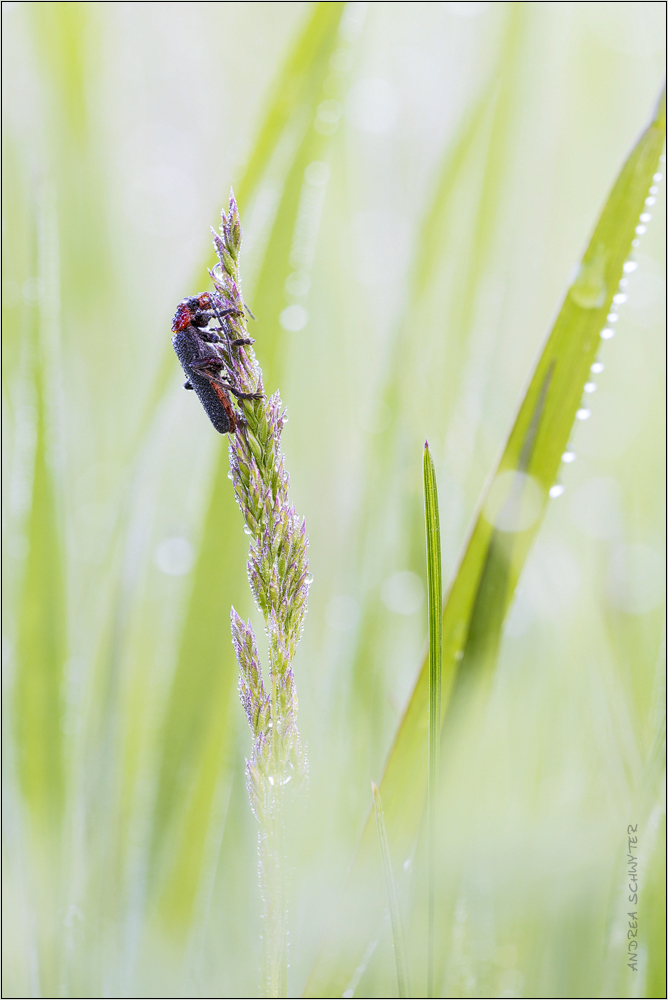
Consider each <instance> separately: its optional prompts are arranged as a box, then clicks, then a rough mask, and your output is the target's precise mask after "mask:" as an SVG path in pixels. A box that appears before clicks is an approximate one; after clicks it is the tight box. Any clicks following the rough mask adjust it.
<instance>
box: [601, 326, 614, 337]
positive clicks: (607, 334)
mask: <svg viewBox="0 0 668 1000" xmlns="http://www.w3.org/2000/svg"><path fill="white" fill-rule="evenodd" d="M614 335H615V331H614V330H613V329H611V328H610V327H609V326H606V328H605V329H604V330H601V340H612V338H613V337H614Z"/></svg>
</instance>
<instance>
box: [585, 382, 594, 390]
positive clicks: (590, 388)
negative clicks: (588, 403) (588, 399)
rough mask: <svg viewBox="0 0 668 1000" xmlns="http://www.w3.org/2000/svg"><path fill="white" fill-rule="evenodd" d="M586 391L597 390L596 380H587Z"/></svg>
mask: <svg viewBox="0 0 668 1000" xmlns="http://www.w3.org/2000/svg"><path fill="white" fill-rule="evenodd" d="M584 391H585V392H596V383H595V382H586V383H585V387H584Z"/></svg>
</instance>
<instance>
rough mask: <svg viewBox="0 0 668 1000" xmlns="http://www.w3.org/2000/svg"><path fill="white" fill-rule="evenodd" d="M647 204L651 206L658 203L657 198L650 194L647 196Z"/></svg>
mask: <svg viewBox="0 0 668 1000" xmlns="http://www.w3.org/2000/svg"><path fill="white" fill-rule="evenodd" d="M645 204H646V205H650V206H651V205H656V198H652V196H651V195H650V197H649V198H645Z"/></svg>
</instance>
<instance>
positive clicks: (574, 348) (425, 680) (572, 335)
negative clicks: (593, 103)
mask: <svg viewBox="0 0 668 1000" xmlns="http://www.w3.org/2000/svg"><path fill="white" fill-rule="evenodd" d="M665 134H666V98H665V88H664V91H663V93H662V95H661V98H660V100H659V104H658V108H657V111H656V114H655V116H654V118H653V120H652V121H651V123H650V125H649V126H648V128H647V129H646V130H645V132H643V134H642V135H641V136H640V138H639V140H638V142H637V143H636V145H635V147H634V149H633V150H632V152H631V154H630V156H629V157H628V159H627V161H626V163H625V164H624V166H623V167H622V170H621V172H620V174H619V176H618V178H617V181H616V182H615V185H614V187H613V189H612V191H611V193H610V195H609V197H608V200H607V202H606V204H605V207H604V208H603V211H602V213H601V216H600V218H599V221H598V224H597V225H596V228H595V230H594V233H593V235H592V237H591V240H590V242H589V245H588V247H587V249H586V251H585V253H584V256H583V258H582V261H581V264H580V267H579V269H578V273H577V276H576V278H575V280H574V282H573V284H572V285H571V286H570V288H569V289H568V291H567V293H566V297H565V299H564V302H563V304H562V307H561V309H560V311H559V314H558V316H557V319H556V321H555V323H554V326H553V328H552V331H551V333H550V334H549V336H548V339H547V342H546V344H545V346H544V348H543V350H542V352H541V354H540V356H539V358H538V361H537V364H536V366H535V368H534V371H533V373H532V376H531V378H530V381H529V384H528V388H527V390H526V392H525V393H524V396H523V399H522V401H521V404H520V407H519V410H518V414H517V417H516V419H515V422H514V425H513V427H512V430H511V431H510V434H509V436H508V439H507V442H506V445H505V448H504V451H503V454H502V457H501V459H500V461H499V463H498V465H497V466H496V467H495V468H494V469H493V470H492V472H491V474H490V476H489V477H488V481H487V484H486V486H485V488H484V490H483V493H482V496H481V498H480V502H479V506H478V514H477V516H476V518H475V521H474V525H473V529H472V531H471V534H470V536H469V539H468V541H467V543H466V546H465V549H464V553H463V555H462V558H461V560H460V563H459V569H458V571H457V573H456V575H455V577H454V579H453V581H452V583H451V586H450V590H449V592H448V594H447V597H446V601H445V607H444V611H443V668H444V673H443V702H442V706H441V725H443V722H444V721H445V720H446V718H447V717H452V718H453V719H454V716H455V714H459V711H460V710H461V709H463V707H464V704H463V703H464V702H467V701H470V699H471V697H472V696H478V697H479V696H482V695H484V691H485V689H486V688H487V687H488V685H489V682H490V680H491V677H492V675H493V670H494V665H495V662H496V651H497V649H498V645H499V641H500V631H501V626H502V623H503V618H504V616H505V613H506V611H507V609H508V606H509V604H510V601H511V599H512V595H513V591H514V589H515V585H516V583H517V580H518V577H519V574H520V572H521V569H522V566H523V564H524V561H525V559H526V556H527V554H528V552H529V549H530V547H531V543H532V541H533V539H534V537H535V534H536V532H537V531H538V527H539V525H540V520H541V517H542V513H543V511H544V508H545V504H546V501H547V493H548V490H549V489H550V487H551V486H552V485H553V483H554V481H555V479H556V476H557V473H558V469H559V464H560V457H561V455H562V453H563V452H564V451H565V449H566V446H567V443H568V439H569V436H570V433H571V428H572V426H573V422H574V419H575V414H576V411H577V410H578V408H579V406H580V401H581V397H582V390H583V386H584V383H585V382H586V381H587V379H588V375H589V369H590V366H591V364H592V362H593V361H594V358H595V357H596V354H597V351H598V347H599V343H600V333H601V329H602V328H603V327H604V325H605V318H606V315H607V314H608V312H609V307H610V304H611V302H612V296H613V294H614V293H615V292H616V290H617V286H618V282H619V280H620V278H621V276H622V273H623V268H624V264H625V262H626V261H627V257H628V254H629V250H630V248H631V241H632V239H633V237H634V230H635V226H636V224H637V220H638V216H639V215H640V212H641V211H642V209H643V205H644V200H645V197H646V195H647V191H648V189H649V186H650V184H651V179H652V175H653V174H654V172H655V170H656V166H657V161H658V159H659V155H660V154H661V150H662V148H663V145H664V141H665ZM503 473H506V474H509V476H507V477H506V480H505V483H506V485H508V486H509V489H507V490H506V496H505V498H504V504H503V506H502V508H500V512H499V513H500V516H499V517H496V521H497V524H505V525H506V527H507V526H508V525H512V524H513V519H514V518H515V525H516V528H517V530H514V531H509V530H500V529H499V528H498V527H496V528H495V527H494V524H493V523H491V522H490V520H488V519H487V517H486V516H485V513H484V511H483V507H484V504H485V502H486V501H487V499H488V496H489V494H490V490H491V488H492V486H493V484H494V483H497V484H498V481H499V478H500V476H501V475H502V474H503ZM502 483H503V481H502ZM529 493H533V497H534V499H535V501H536V504H537V507H536V510H535V512H534V513H535V514H537V516H536V518H535V520H534V521H533V523H532V524H531V525H530V526H528V527H526V528H524V529H522V530H519V527H520V526H521V514H520V512H521V511H522V509H523V505H524V504H527V502H528V499H529ZM428 713H429V664H428V661H427V662H425V663H424V665H423V667H422V669H421V671H420V674H419V676H418V679H417V682H416V684H415V687H414V689H413V693H412V696H411V698H410V701H409V703H408V706H407V709H406V712H405V714H404V718H403V719H402V722H401V724H400V726H399V729H398V731H397V735H396V738H395V742H394V746H393V748H392V750H391V752H390V756H389V759H388V762H387V766H386V769H385V774H384V776H383V780H382V782H381V785H380V789H381V792H382V795H383V801H384V803H385V818H386V823H387V828H388V833H389V836H390V837H391V838H392V843H393V845H394V846H395V850H396V851H397V852H398V853H399V856H401V855H402V852H406V851H407V850H410V848H411V846H412V844H413V842H414V840H415V837H416V835H417V832H418V828H419V825H420V822H421V816H422V811H423V808H424V801H425V797H426V791H427V789H426V784H427V782H426V776H425V777H424V778H423V777H422V775H423V769H422V768H421V767H420V760H421V759H422V754H423V752H424V750H423V747H424V739H425V729H426V726H427V719H428ZM372 842H373V834H372V831H371V820H370V818H369V819H368V820H367V824H366V827H365V831H364V834H363V836H362V839H361V842H360V846H359V848H358V851H357V854H356V857H355V860H354V862H353V864H352V866H351V869H350V872H349V876H348V881H347V883H346V889H345V891H344V893H343V895H342V899H341V907H342V911H341V912H346V913H348V914H350V913H357V912H359V920H356V921H349V922H348V924H347V925H345V924H343V923H342V922H341V921H340V920H338V921H337V922H336V923H334V925H333V926H334V927H337V928H339V931H338V932H337V931H335V932H333V933H332V934H331V936H329V937H328V938H327V939H326V940H325V942H324V943H323V947H322V949H321V952H320V955H319V956H318V959H317V961H316V964H315V967H314V969H313V972H312V974H311V977H310V979H309V981H308V983H307V986H306V990H305V993H304V995H305V996H333V995H336V994H337V991H338V990H339V985H340V984H342V985H341V989H343V988H345V983H346V982H347V981H348V979H349V978H350V974H351V971H352V970H353V969H354V968H355V967H356V965H357V964H358V963H359V958H360V955H361V954H362V952H363V951H364V947H365V944H366V942H367V941H368V939H369V938H370V937H371V936H372V935H373V934H374V932H375V928H376V925H377V922H378V919H379V905H378V900H379V898H381V897H380V892H381V890H380V888H379V887H378V889H377V891H376V894H375V896H374V891H373V887H372V886H371V885H370V884H369V869H370V864H371V863H370V849H371V845H372ZM360 885H363V886H364V892H365V894H364V897H363V898H362V897H361V895H360V894H359V893H358V892H357V891H356V889H357V888H358V887H359V886H360ZM343 928H345V929H343Z"/></svg>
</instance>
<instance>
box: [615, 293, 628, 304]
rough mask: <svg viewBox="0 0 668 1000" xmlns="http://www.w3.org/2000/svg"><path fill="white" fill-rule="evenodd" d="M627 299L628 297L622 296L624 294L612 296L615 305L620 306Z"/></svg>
mask: <svg viewBox="0 0 668 1000" xmlns="http://www.w3.org/2000/svg"><path fill="white" fill-rule="evenodd" d="M627 299H628V295H624V292H617V294H616V295H613V296H612V301H613V302H614V303H615V304H616V305H621V304H622V302H626V300H627Z"/></svg>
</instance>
